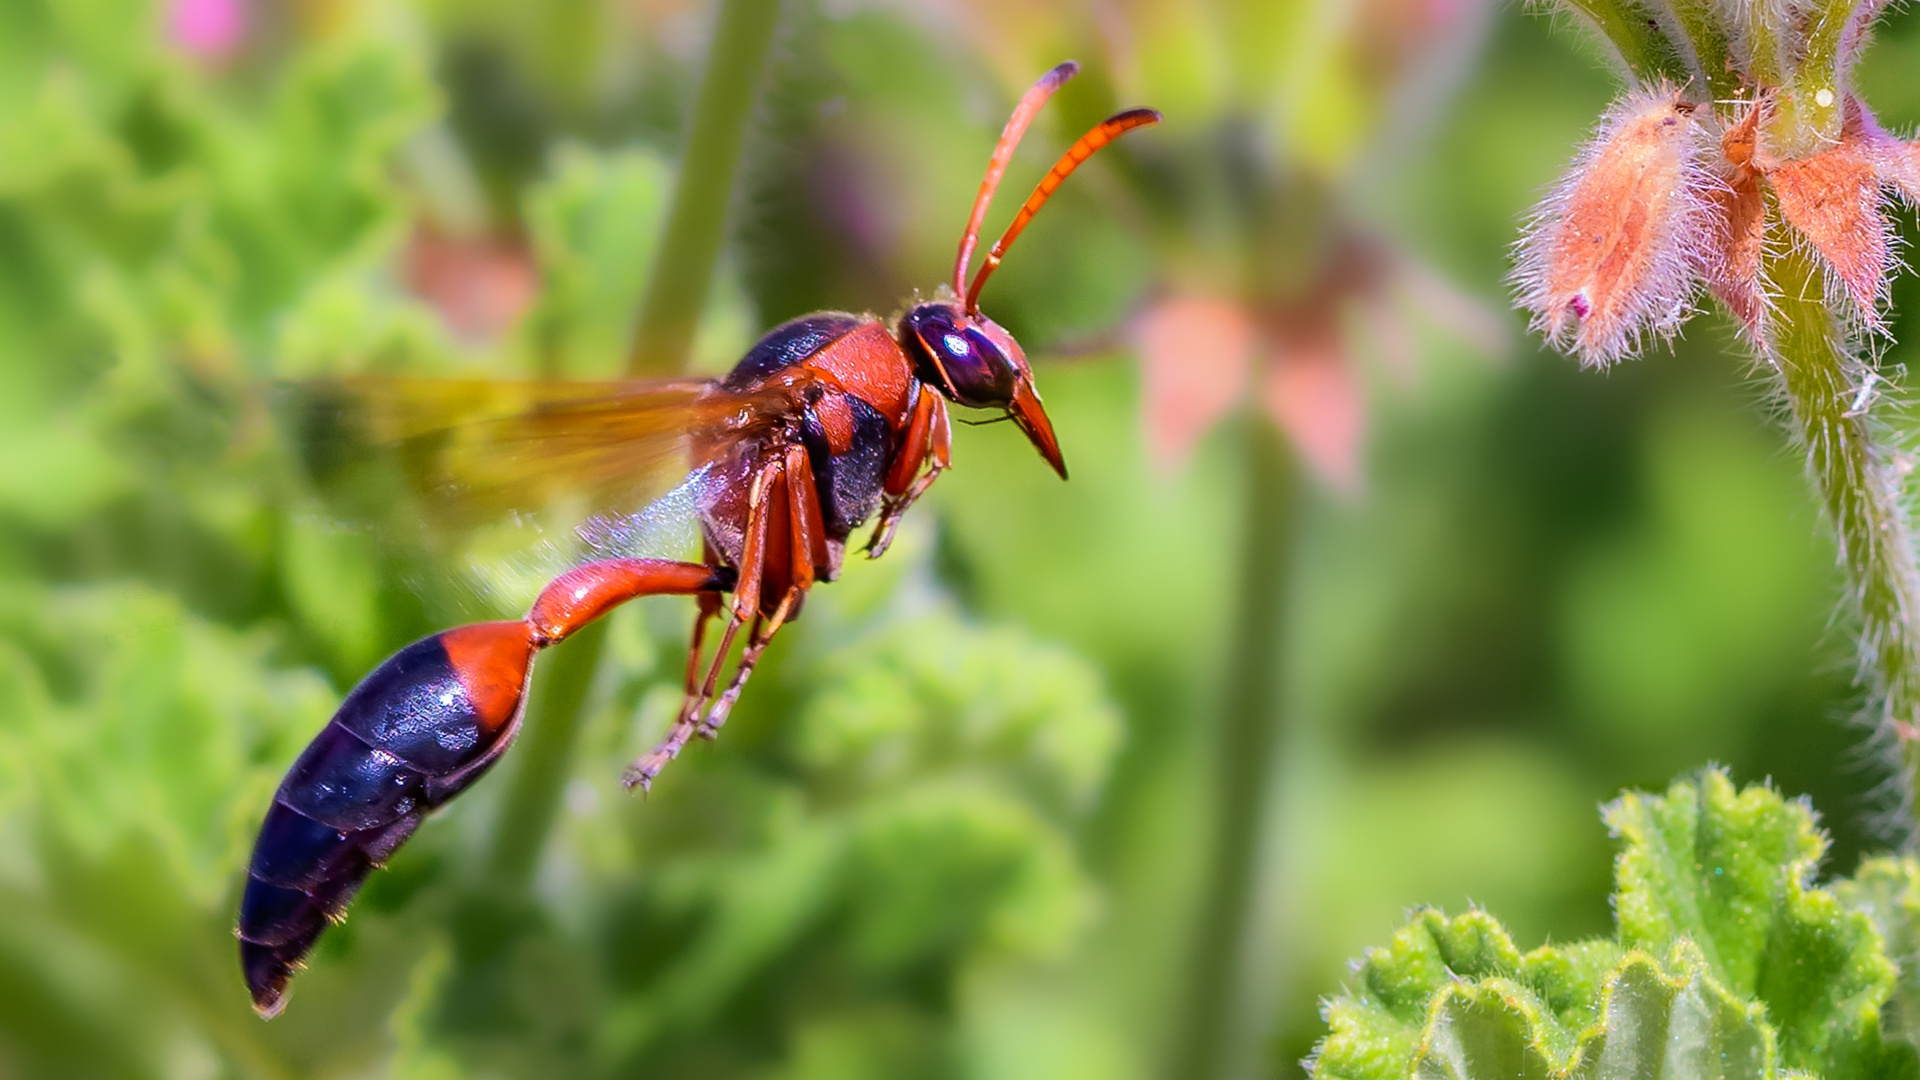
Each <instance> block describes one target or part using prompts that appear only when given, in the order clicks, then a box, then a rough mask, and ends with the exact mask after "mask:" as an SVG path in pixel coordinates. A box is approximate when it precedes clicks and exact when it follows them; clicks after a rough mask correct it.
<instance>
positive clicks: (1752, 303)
mask: <svg viewBox="0 0 1920 1080" xmlns="http://www.w3.org/2000/svg"><path fill="white" fill-rule="evenodd" d="M1760 114H1761V107H1760V105H1759V104H1758V103H1756V104H1754V105H1753V106H1752V107H1750V108H1749V109H1748V110H1747V115H1746V116H1745V117H1744V118H1742V119H1741V121H1740V122H1739V123H1738V124H1735V125H1734V126H1733V127H1730V128H1728V129H1727V131H1726V133H1725V134H1724V135H1722V136H1721V137H1720V156H1721V159H1722V162H1723V165H1724V168H1726V169H1727V170H1728V172H1727V176H1726V177H1725V183H1724V184H1723V185H1722V186H1719V187H1716V188H1714V189H1712V190H1711V191H1709V192H1708V193H1707V203H1708V206H1709V207H1710V209H1711V217H1712V222H1713V230H1712V233H1711V234H1710V241H1711V244H1710V246H1709V248H1708V250H1707V261H1706V266H1705V267H1704V271H1705V274H1706V278H1707V288H1708V289H1710V290H1711V291H1712V292H1713V295H1714V296H1715V297H1716V298H1717V299H1718V300H1719V301H1720V302H1721V303H1722V304H1725V305H1726V306H1727V310H1728V311H1730V312H1732V313H1733V316H1734V318H1736V319H1739V320H1740V324H1741V327H1742V328H1743V329H1745V330H1746V332H1747V336H1748V338H1749V339H1750V340H1752V341H1753V342H1754V343H1756V344H1757V343H1759V341H1760V336H1761V332H1762V330H1763V325H1762V324H1763V320H1764V319H1765V317H1766V312H1767V307H1768V304H1767V294H1766V288H1765V286H1764V284H1763V283H1762V281H1761V278H1760V256H1761V254H1762V249H1763V244H1764V242H1765V239H1766V229H1767V206H1766V200H1765V198H1764V197H1763V196H1762V195H1761V193H1760V172H1759V170H1758V169H1756V168H1755V167H1754V164H1753V161H1754V155H1755V151H1756V140H1757V132H1758V128H1759V123H1760Z"/></svg>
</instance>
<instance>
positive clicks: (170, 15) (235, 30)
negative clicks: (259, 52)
mask: <svg viewBox="0 0 1920 1080" xmlns="http://www.w3.org/2000/svg"><path fill="white" fill-rule="evenodd" d="M246 29H247V10H246V5H245V3H244V0H173V2H172V4H170V5H169V6H168V8H167V32H168V34H169V35H170V36H171V37H172V38H173V41H174V44H176V45H178V46H180V47H181V48H182V49H184V50H186V51H187V52H189V53H192V54H193V55H194V56H197V57H199V58H201V59H202V60H224V59H226V58H227V57H228V56H231V55H232V54H233V52H234V50H235V49H238V48H239V47H240V39H241V37H242V36H244V35H245V33H246Z"/></svg>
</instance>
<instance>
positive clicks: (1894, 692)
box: [1767, 217, 1920, 840]
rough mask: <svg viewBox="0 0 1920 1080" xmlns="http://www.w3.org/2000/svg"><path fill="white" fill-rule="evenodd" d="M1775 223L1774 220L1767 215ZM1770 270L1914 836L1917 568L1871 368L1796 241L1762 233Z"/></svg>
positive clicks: (1863, 680) (1919, 662)
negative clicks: (1894, 744) (1877, 414)
mask: <svg viewBox="0 0 1920 1080" xmlns="http://www.w3.org/2000/svg"><path fill="white" fill-rule="evenodd" d="M1774 220H1775V221H1776V222H1777V221H1778V220H1779V219H1778V218H1777V217H1776V218H1775V219H1774ZM1768 252H1769V254H1768V257H1767V273H1768V276H1769V277H1770V278H1771V279H1772V281H1773V284H1774V286H1775V287H1776V289H1777V290H1778V291H1779V294H1780V298H1779V303H1778V307H1777V310H1776V311H1775V313H1774V317H1773V319H1772V325H1771V328H1770V331H1769V333H1768V341H1767V353H1768V359H1770V360H1771V361H1773V363H1774V365H1775V367H1776V368H1777V369H1778V372H1779V380H1780V386H1781V388H1782V389H1783V390H1784V391H1785V394H1786V399H1787V404H1788V407H1789V410H1790V413H1791V416H1792V424H1793V430H1794V435H1795V436H1796V437H1797V438H1798V439H1799V440H1800V442H1801V444H1802V446H1803V447H1804V448H1805V450H1806V454H1807V470H1808V472H1809V473H1810V474H1811V475H1812V477H1813V481H1814V484H1815V486H1816V487H1818V488H1819V491H1820V498H1821V501H1822V503H1823V505H1824V506H1825V508H1826V511H1827V516H1828V517H1829V518H1830V519H1831V520H1832V522H1833V526H1834V532H1835V535H1836V538H1837V539H1838V541H1839V546H1840V562H1841V565H1842V566H1844V567H1845V569H1846V573H1847V582H1848V585H1849V586H1850V589H1849V592H1850V599H1851V602H1852V604H1853V606H1854V607H1855V608H1856V610H1857V612H1858V616H1859V619H1860V668H1859V674H1858V680H1859V682H1860V684H1861V685H1862V687H1864V688H1865V689H1866V691H1867V693H1868V695H1869V706H1868V707H1869V708H1870V709H1871V710H1873V712H1874V713H1875V714H1876V715H1875V719H1876V721H1877V723H1878V726H1879V728H1880V729H1881V731H1882V732H1883V733H1887V734H1890V735H1891V736H1892V737H1894V738H1895V739H1897V741H1898V743H1899V746H1900V750H1901V759H1902V765H1903V766H1904V773H1905V775H1904V779H1905V781H1906V783H1905V786H1904V790H1903V806H1902V810H1903V811H1904V813H1903V819H1904V820H1906V821H1907V823H1908V826H1909V828H1908V835H1909V839H1910V840H1911V837H1912V836H1914V835H1915V830H1914V829H1913V827H1912V826H1913V820H1912V819H1913V816H1914V814H1915V811H1916V800H1915V798H1914V790H1915V786H1916V785H1915V779H1916V776H1920V739H1916V738H1915V737H1914V736H1915V733H1916V731H1915V725H1916V724H1920V627H1917V626H1916V624H1915V619H1916V618H1920V566H1917V565H1916V563H1915V553H1914V547H1913V535H1912V532H1911V530H1910V527H1909V525H1908V521H1907V510H1906V505H1905V501H1904V499H1903V491H1902V480H1901V475H1902V469H1901V466H1900V461H1901V458H1900V456H1899V454H1898V452H1897V450H1896V448H1895V446H1894V443H1893V439H1892V437H1891V435H1890V434H1889V433H1888V431H1887V430H1886V428H1885V427H1884V425H1882V424H1881V423H1879V422H1878V421H1876V419H1875V418H1874V416H1873V413H1872V411H1871V407H1872V405H1873V403H1874V400H1875V398H1876V396H1877V395H1876V394H1875V390H1876V388H1877V385H1878V382H1879V376H1878V375H1877V374H1875V373H1874V371H1873V369H1872V368H1871V367H1870V366H1869V365H1868V364H1867V363H1866V361H1864V360H1863V359H1862V358H1861V356H1860V355H1859V353H1858V352H1857V351H1856V350H1855V349H1853V348H1851V347H1850V344H1849V341H1848V338H1847V334H1846V329H1845V327H1843V326H1842V325H1841V323H1840V320H1839V319H1838V318H1836V317H1835V315H1834V313H1833V311H1832V310H1831V307H1830V305H1829V303H1828V301H1827V299H1826V296H1827V292H1828V290H1827V289H1826V288H1825V284H1826V283H1825V282H1824V280H1823V277H1824V275H1823V273H1822V271H1821V270H1820V268H1819V267H1818V266H1817V265H1815V263H1814V260H1813V256H1812V255H1811V254H1809V253H1808V252H1807V251H1806V250H1805V248H1804V247H1802V246H1800V245H1796V244H1794V243H1792V242H1791V240H1790V239H1789V238H1788V237H1786V236H1782V235H1774V236H1769V237H1768Z"/></svg>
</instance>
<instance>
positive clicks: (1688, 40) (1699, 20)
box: [1654, 0, 1740, 101]
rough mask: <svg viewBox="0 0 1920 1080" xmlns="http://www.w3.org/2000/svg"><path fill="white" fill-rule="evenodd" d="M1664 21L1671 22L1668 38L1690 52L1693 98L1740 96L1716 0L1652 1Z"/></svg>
mask: <svg viewBox="0 0 1920 1080" xmlns="http://www.w3.org/2000/svg"><path fill="white" fill-rule="evenodd" d="M1654 3H1655V4H1656V5H1657V6H1658V7H1659V9H1660V11H1661V13H1662V15H1663V16H1664V20H1663V21H1670V22H1671V23H1672V26H1671V28H1670V29H1669V30H1668V33H1669V35H1670V36H1671V37H1672V38H1673V39H1674V41H1675V42H1676V43H1678V44H1680V45H1683V46H1684V48H1685V50H1686V51H1687V52H1688V53H1690V54H1691V55H1690V56H1689V60H1690V61H1691V62H1690V63H1689V64H1688V67H1690V68H1691V69H1692V70H1693V73H1694V77H1695V79H1697V80H1699V82H1697V83H1695V85H1694V86H1693V87H1691V91H1692V93H1693V96H1694V97H1695V98H1697V99H1698V98H1704V99H1706V100H1709V101H1730V100H1732V99H1733V98H1735V97H1738V96H1739V94H1740V73H1739V72H1738V71H1736V70H1734V66H1733V64H1732V62H1731V61H1732V56H1733V50H1732V45H1731V44H1730V43H1729V42H1728V41H1727V33H1726V30H1725V29H1724V28H1723V27H1722V21H1721V17H1720V13H1719V12H1718V11H1716V10H1715V9H1714V4H1715V0H1654Z"/></svg>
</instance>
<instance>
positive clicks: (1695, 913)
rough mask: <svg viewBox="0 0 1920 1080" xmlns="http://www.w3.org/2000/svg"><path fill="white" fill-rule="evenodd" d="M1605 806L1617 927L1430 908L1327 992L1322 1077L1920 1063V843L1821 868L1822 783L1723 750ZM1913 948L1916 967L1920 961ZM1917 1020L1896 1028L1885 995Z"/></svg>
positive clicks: (1681, 1077) (1907, 1072)
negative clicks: (1540, 944)
mask: <svg viewBox="0 0 1920 1080" xmlns="http://www.w3.org/2000/svg"><path fill="white" fill-rule="evenodd" d="M1604 816H1605V818H1606V821H1607V824H1608V825H1609V826H1610V827H1611V828H1612V830H1613V833H1614V835H1615V837H1617V838H1618V839H1620V840H1621V841H1622V842H1623V849H1622V851H1621V853H1620V855H1619V857H1618V859H1617V861H1616V863H1615V872H1616V883H1615V892H1614V897H1613V901H1614V909H1615V911H1616V913H1617V917H1618V939H1617V940H1615V941H1595V942H1589V943H1585V944H1582V945H1574V946H1548V947H1544V948H1541V949H1538V950H1535V951H1534V952H1531V953H1528V954H1525V955H1524V956H1522V955H1520V954H1519V953H1518V951H1517V948H1516V946H1515V945H1514V944H1513V942H1512V940H1511V938H1510V937H1509V936H1508V935H1507V933H1506V931H1505V930H1504V929H1502V928H1501V926H1500V924H1499V923H1498V922H1497V921H1496V920H1495V919H1494V918H1493V917H1492V916H1491V915H1488V914H1487V913H1485V912H1479V911H1475V912H1469V913H1467V914H1465V915H1461V916H1457V917H1455V918H1452V919H1449V918H1447V917H1445V916H1443V915H1441V914H1440V913H1439V912H1436V911H1432V910H1425V911H1421V912H1418V913H1416V914H1415V915H1414V917H1413V919H1412V920H1411V921H1410V922H1409V923H1408V925H1407V926H1406V927H1404V928H1402V929H1401V930H1400V932H1399V933H1397V934H1396V935H1395V936H1394V939H1393V942H1392V944H1390V945H1389V946H1387V947H1386V948H1384V949H1376V950H1373V951H1371V952H1369V953H1368V954H1367V955H1366V957H1365V958H1364V959H1363V960H1362V962H1361V964H1360V966H1359V968H1358V969H1357V972H1356V975H1357V979H1356V985H1355V987H1354V988H1353V989H1350V990H1349V991H1347V992H1346V993H1344V994H1342V995H1340V996H1339V997H1336V998H1334V999H1332V1000H1331V1001H1329V1002H1328V1003H1327V1006H1326V1018H1327V1022H1328V1024H1329V1025H1330V1027H1331V1029H1332V1030H1331V1032H1330V1033H1329V1034H1328V1036H1327V1037H1326V1038H1325V1039H1324V1040H1323V1041H1322V1042H1321V1044H1320V1047H1319V1050H1318V1054H1317V1056H1316V1058H1315V1060H1314V1062H1313V1070H1314V1074H1315V1075H1316V1076H1318V1077H1325V1078H1332V1077H1340V1078H1349V1080H1374V1078H1380V1080H1385V1078H1387V1077H1402V1076H1407V1075H1412V1076H1415V1077H1420V1078H1432V1080H1480V1078H1483V1077H1484V1078H1488V1080H1493V1078H1506V1077H1542V1078H1556V1080H1557V1078H1573V1077H1578V1078H1580V1080H1696V1078H1702V1080H1704V1078H1721V1077H1771V1076H1776V1075H1780V1070H1783V1069H1785V1070H1804V1071H1805V1072H1806V1073H1808V1074H1812V1075H1818V1076H1822V1077H1826V1078H1827V1080H1840V1078H1845V1077H1885V1076H1913V1075H1915V1073H1916V1063H1917V1062H1920V1058H1916V1056H1915V1054H1914V1048H1913V1046H1912V1045H1911V1044H1910V1043H1908V1042H1906V1041H1905V1040H1906V1039H1907V1038H1908V1037H1910V1035H1909V1034H1908V1033H1911V1032H1912V1031H1913V1030H1914V1028H1913V1026H1912V1025H1913V1023H1914V1017H1915V1016H1916V1012H1915V1006H1916V1003H1917V1002H1920V994H1917V993H1916V992H1915V987H1914V985H1912V984H1913V982H1914V980H1913V979H1912V978H1911V977H1909V978H1908V980H1907V982H1905V983H1899V984H1896V974H1897V973H1896V969H1895V965H1894V963H1893V960H1891V959H1889V946H1888V944H1886V943H1889V942H1890V943H1891V949H1892V952H1893V956H1895V957H1911V956H1913V955H1914V952H1915V946H1916V942H1920V932H1917V931H1916V926H1917V925H1920V924H1916V922H1915V920H1914V914H1915V912H1916V910H1920V903H1916V901H1915V898H1914V891H1913V885H1914V883H1915V882H1916V881H1920V866H1916V865H1915V864H1914V863H1913V862H1912V861H1911V860H1907V861H1903V862H1894V861H1892V860H1880V861H1876V862H1869V863H1868V864H1866V866H1865V867H1863V868H1862V871H1861V875H1860V877H1859V878H1858V879H1857V880H1856V881H1853V882H1841V883H1839V884H1838V885H1836V886H1835V887H1834V888H1831V889H1829V888H1822V887H1819V886H1817V885H1815V884H1814V881H1813V877H1814V870H1815V868H1816V866H1817V864H1818V862H1819V859H1820V857H1821V855H1823V854H1824V852H1825V849H1826V839H1825V837H1824V836H1822V835H1821V834H1820V832H1819V830H1818V829H1816V828H1815V827H1814V818H1813V812H1812V810H1811V809H1810V808H1809V807H1808V806H1807V805H1806V804H1805V802H1804V801H1789V800H1787V799H1785V798H1782V797H1781V796H1780V794H1779V793H1778V792H1775V791H1774V790H1773V789H1772V788H1770V787H1767V786H1765V785H1756V786H1753V787H1749V788H1747V789H1746V790H1744V791H1736V790H1735V789H1734V787H1733V784H1732V782H1731V781H1730V780H1728V778H1727V776H1726V774H1725V773H1724V772H1722V771H1719V770H1708V771H1705V772H1702V773H1700V774H1698V775H1696V776H1694V777H1692V778H1689V779H1687V780H1683V781H1681V782H1679V783H1676V784H1674V785H1673V786H1672V787H1671V788H1669V789H1668V791H1667V793H1666V794H1665V795H1662V796H1655V795H1644V794H1637V793H1629V794H1627V795H1624V796H1622V797H1621V798H1620V799H1619V800H1618V801H1616V802H1614V803H1612V804H1611V805H1609V806H1608V807H1607V808H1606V810H1605V812H1604ZM1910 969H1911V968H1909V970H1910ZM1883 1009H1884V1010H1885V1015H1886V1016H1887V1018H1888V1019H1887V1023H1888V1024H1889V1026H1890V1028H1891V1029H1892V1030H1895V1031H1899V1032H1902V1033H1903V1034H1902V1035H1901V1037H1900V1039H1899V1040H1896V1041H1894V1042H1892V1043H1890V1044H1889V1043H1883V1042H1882V1041H1881V1034H1880V1026H1881V1022H1882V1021H1881V1017H1882V1011H1883Z"/></svg>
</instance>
